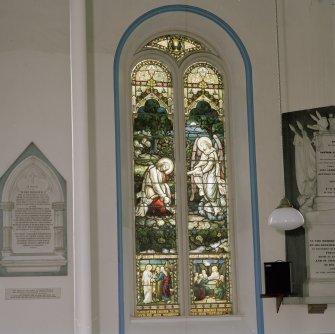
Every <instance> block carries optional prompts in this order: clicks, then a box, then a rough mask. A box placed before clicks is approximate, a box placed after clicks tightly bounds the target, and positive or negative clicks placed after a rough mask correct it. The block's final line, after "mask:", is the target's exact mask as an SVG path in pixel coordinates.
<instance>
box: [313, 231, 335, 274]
mask: <svg viewBox="0 0 335 334" xmlns="http://www.w3.org/2000/svg"><path fill="white" fill-rule="evenodd" d="M308 237H309V240H308V242H309V264H310V270H309V274H310V278H311V279H335V231H329V230H325V231H309V233H308Z"/></svg>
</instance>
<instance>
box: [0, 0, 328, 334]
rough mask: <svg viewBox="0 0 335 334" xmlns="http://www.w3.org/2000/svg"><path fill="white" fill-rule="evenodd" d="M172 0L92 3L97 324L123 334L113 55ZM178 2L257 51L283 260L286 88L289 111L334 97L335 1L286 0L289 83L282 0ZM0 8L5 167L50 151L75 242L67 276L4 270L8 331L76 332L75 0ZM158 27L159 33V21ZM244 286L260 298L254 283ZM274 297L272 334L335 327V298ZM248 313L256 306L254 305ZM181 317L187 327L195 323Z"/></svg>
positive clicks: (257, 97)
mask: <svg viewBox="0 0 335 334" xmlns="http://www.w3.org/2000/svg"><path fill="white" fill-rule="evenodd" d="M169 4H175V2H174V1H169V0H166V1H159V2H158V1H154V0H142V1H135V0H126V1H119V0H114V1H104V0H94V1H93V0H92V1H87V36H88V40H87V42H88V107H89V138H90V144H89V148H90V186H91V188H90V201H91V202H90V204H91V226H92V227H91V240H92V241H91V247H92V256H91V258H92V296H93V300H92V309H93V314H92V322H93V333H103V334H105V333H106V334H107V333H113V334H114V333H115V334H116V333H118V309H119V308H118V295H117V286H118V285H117V280H118V273H117V268H118V265H117V229H116V194H115V151H114V110H113V108H114V96H113V89H114V87H113V61H114V55H115V51H116V47H117V45H118V43H119V40H120V38H121V36H122V34H123V33H124V31H125V30H126V29H127V27H128V26H129V25H130V24H132V22H133V21H134V20H136V19H137V18H138V17H139V16H141V15H142V14H144V13H145V12H147V11H149V10H150V9H152V8H156V7H158V6H163V5H169ZM179 4H186V5H193V6H198V7H201V8H204V9H206V10H208V11H210V12H212V13H214V14H215V15H218V16H219V17H220V18H222V19H223V20H224V21H225V22H227V23H228V24H229V25H230V26H231V27H232V28H233V29H234V30H235V32H236V33H237V34H238V36H239V37H240V38H241V40H242V42H243V43H244V45H245V47H246V49H247V51H248V53H249V56H250V59H251V63H252V68H253V83H254V85H253V88H254V110H255V115H254V116H255V137H256V153H257V174H258V196H259V214H260V221H259V225H260V238H261V260H262V262H265V261H275V260H278V259H284V258H285V240H284V235H283V234H281V233H279V232H276V231H274V230H272V229H271V228H269V227H268V226H267V224H266V220H267V215H268V214H269V212H271V210H272V209H273V208H274V206H275V205H277V203H278V201H279V199H280V198H281V197H282V196H283V192H284V189H283V185H284V181H283V168H282V151H281V150H282V147H281V125H280V94H279V92H281V105H282V111H283V112H286V111H295V110H301V109H308V108H314V107H318V106H327V105H333V104H334V103H335V100H334V96H335V94H334V87H335V43H334V32H335V30H334V29H335V28H334V22H335V6H333V3H332V1H318V0H310V1H309V0H308V1H306V0H295V1H290V0H284V1H279V2H278V24H279V40H278V42H279V43H278V45H279V54H280V59H279V65H280V66H279V69H280V78H281V82H280V85H279V84H278V78H279V72H278V63H277V51H278V50H277V42H276V11H275V2H274V1H269V0H253V1H247V0H223V1H216V0H208V1H206V2H204V1H201V0H198V1H196V0H193V1H183V2H180V3H179ZM171 15H172V14H171ZM0 17H1V19H0V74H1V75H0V152H1V159H0V175H2V174H3V173H4V172H5V171H6V170H7V168H8V167H9V166H10V165H11V164H12V162H13V161H14V160H15V159H16V158H17V156H18V155H19V154H20V153H22V151H23V150H24V149H25V148H26V147H27V146H28V145H29V144H30V142H32V141H33V142H34V143H35V144H36V145H37V146H38V147H39V148H40V149H41V150H42V152H43V153H44V154H45V155H46V156H47V157H48V159H49V160H50V161H51V162H52V164H53V165H54V166H55V167H56V168H57V169H58V171H59V172H60V173H61V174H62V175H63V177H64V178H65V179H66V181H67V187H68V203H67V214H68V219H67V221H68V251H69V274H68V276H66V277H19V278H0V320H1V321H0V333H4V334H14V333H15V334H20V333H24V334H26V333H35V334H39V333H41V334H42V333H43V334H44V333H55V334H56V333H65V334H68V333H69V334H70V333H73V328H74V321H75V319H74V303H73V300H74V288H73V284H74V278H73V253H72V247H73V242H72V229H73V222H72V201H71V194H70V192H71V186H72V171H71V156H72V152H71V123H70V121H71V119H70V109H71V107H70V59H69V3H68V1H65V0H59V1H51V0H49V1H44V0H43V1H42V0H27V1H24V2H23V1H19V0H0ZM189 26H192V24H191V23H190V24H189ZM150 29H152V33H153V34H154V33H155V31H156V30H157V29H160V28H159V27H157V26H154V27H151V28H150ZM171 29H175V27H174V26H171ZM137 34H138V36H141V34H140V32H137ZM214 46H215V45H214ZM217 47H218V48H219V49H220V46H217ZM241 121H242V122H243V121H244V120H243V119H241ZM235 122H238V119H236V120H235ZM245 173H246V174H247V173H248V170H247V168H246V171H245ZM247 193H248V192H247ZM238 209H239V210H241V212H242V215H243V210H246V211H245V213H246V216H247V217H248V215H247V213H248V212H249V211H248V210H249V209H245V208H238ZM239 232H241V233H243V230H241V231H239V230H238V231H236V233H239ZM244 251H245V250H244V248H243V246H239V247H238V249H237V250H236V252H237V256H238V257H239V259H240V261H241V265H243V261H245V263H244V266H245V268H247V269H246V271H249V272H250V280H251V283H250V286H251V287H252V286H253V280H254V276H253V273H252V265H253V263H252V262H250V261H249V258H248V257H246V258H245V260H243V252H244ZM77 256H80V254H78V255H77ZM237 274H238V273H237ZM237 280H238V281H239V280H240V278H239V277H238V276H237ZM13 287H24V288H29V287H33V288H34V287H61V289H62V296H61V298H60V299H58V300H30V301H28V300H24V301H6V300H5V296H4V293H5V289H6V288H13ZM241 289H242V290H241V291H242V292H243V294H246V295H248V294H249V295H250V298H253V294H254V291H253V288H251V289H250V291H249V290H248V291H245V290H243V287H241ZM263 303H264V304H263V305H264V326H265V331H264V332H265V333H266V334H284V333H285V334H329V333H334V328H335V323H334V317H335V306H334V305H328V309H327V310H326V312H325V314H323V315H309V314H308V313H307V306H306V305H283V306H282V307H281V309H280V312H279V313H278V314H277V313H276V309H275V300H273V299H264V302H263ZM251 307H252V305H251V306H248V308H249V309H250V308H251ZM249 311H250V315H252V314H253V312H254V310H249ZM249 311H248V310H246V313H247V312H249ZM242 318H243V314H242ZM246 324H247V325H248V326H249V328H248V327H247V328H246V327H245V326H244V327H243V328H240V327H238V325H236V326H234V325H232V324H229V325H227V327H228V326H229V328H230V331H231V332H234V333H239V334H242V333H256V331H255V321H254V320H253V319H251V320H250V321H247V322H246ZM149 325H150V323H149ZM156 325H157V327H156ZM175 325H176V328H179V330H180V327H181V326H184V323H183V325H181V324H180V323H179V324H178V322H176V324H175ZM152 326H153V327H151V328H152V329H153V328H160V332H162V331H163V330H168V329H169V326H170V325H169V324H167V323H164V324H160V323H157V322H156V324H153V325H152ZM194 326H195V324H193V325H192V324H191V325H189V326H188V327H184V330H183V332H184V333H188V332H192V333H194V332H195V328H194ZM206 326H207V327H206V332H207V333H214V332H220V331H221V329H218V328H217V327H216V326H217V325H214V324H213V325H210V322H208V321H206ZM215 328H216V329H215ZM220 328H223V327H222V326H221V327H220ZM147 332H150V327H149V330H147ZM222 332H223V329H222Z"/></svg>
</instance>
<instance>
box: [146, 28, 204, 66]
mask: <svg viewBox="0 0 335 334" xmlns="http://www.w3.org/2000/svg"><path fill="white" fill-rule="evenodd" d="M144 48H145V49H156V50H161V51H163V52H165V53H167V54H169V55H170V56H172V57H173V58H174V59H175V60H176V61H180V60H182V59H183V58H184V57H186V56H187V55H189V54H191V53H194V52H201V51H208V49H207V48H206V47H205V46H204V45H202V44H201V43H200V42H199V41H197V40H195V39H194V38H191V37H189V36H185V35H177V34H175V35H164V36H160V37H157V38H155V39H153V40H151V41H150V42H149V43H147V44H146V45H145V46H144Z"/></svg>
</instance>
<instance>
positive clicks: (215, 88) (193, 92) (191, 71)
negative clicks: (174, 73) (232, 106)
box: [184, 62, 224, 115]
mask: <svg viewBox="0 0 335 334" xmlns="http://www.w3.org/2000/svg"><path fill="white" fill-rule="evenodd" d="M223 88H224V87H223V79H222V76H221V74H220V73H219V72H218V71H217V69H216V68H215V67H214V66H212V65H211V64H209V63H206V62H199V63H195V64H193V65H191V66H189V67H188V68H187V69H186V71H185V75H184V107H185V112H186V114H189V112H190V111H191V110H192V109H193V108H195V107H196V105H197V103H198V102H199V101H206V102H207V103H209V104H210V105H211V107H212V108H213V109H214V110H216V111H217V112H218V113H219V114H220V115H223V108H224V89H223Z"/></svg>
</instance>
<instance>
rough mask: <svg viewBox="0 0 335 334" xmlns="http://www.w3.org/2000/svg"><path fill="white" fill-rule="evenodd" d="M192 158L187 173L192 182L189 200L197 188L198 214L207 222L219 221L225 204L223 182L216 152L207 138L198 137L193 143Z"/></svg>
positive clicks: (192, 197)
mask: <svg viewBox="0 0 335 334" xmlns="http://www.w3.org/2000/svg"><path fill="white" fill-rule="evenodd" d="M219 154H220V155H221V153H219ZM199 157H200V158H199ZM192 158H193V159H192V161H191V168H192V169H191V170H190V171H189V172H187V174H188V175H191V177H192V181H193V184H192V187H191V189H192V194H191V198H190V200H191V201H192V200H193V199H194V193H195V192H196V188H197V189H198V191H199V195H200V197H201V200H200V202H199V205H198V211H199V214H200V215H202V216H204V217H207V218H208V219H209V220H221V219H223V214H224V212H223V208H224V206H225V204H226V202H225V198H224V195H225V181H224V179H223V178H221V167H220V160H219V155H218V152H217V150H216V149H215V148H214V147H213V144H212V141H211V140H210V139H209V138H208V137H200V138H197V139H196V140H195V141H194V145H193V153H192ZM194 185H196V187H195V186H194Z"/></svg>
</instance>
